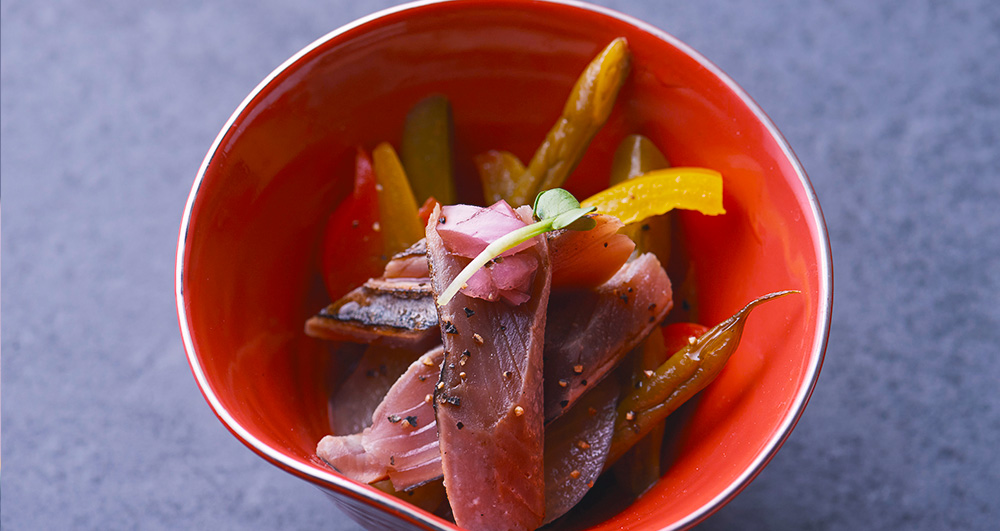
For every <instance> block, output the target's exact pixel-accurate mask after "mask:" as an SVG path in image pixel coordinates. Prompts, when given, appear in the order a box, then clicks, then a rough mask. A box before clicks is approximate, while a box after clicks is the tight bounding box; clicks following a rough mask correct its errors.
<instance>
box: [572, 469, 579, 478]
mask: <svg viewBox="0 0 1000 531" xmlns="http://www.w3.org/2000/svg"><path fill="white" fill-rule="evenodd" d="M569 477H571V478H573V479H579V478H580V471H579V470H574V471H572V472H570V473H569Z"/></svg>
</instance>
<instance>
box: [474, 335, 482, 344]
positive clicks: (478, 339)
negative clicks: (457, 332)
mask: <svg viewBox="0 0 1000 531" xmlns="http://www.w3.org/2000/svg"><path fill="white" fill-rule="evenodd" d="M472 341H474V342H475V343H476V344H477V345H480V346H482V344H483V336H481V335H479V334H472Z"/></svg>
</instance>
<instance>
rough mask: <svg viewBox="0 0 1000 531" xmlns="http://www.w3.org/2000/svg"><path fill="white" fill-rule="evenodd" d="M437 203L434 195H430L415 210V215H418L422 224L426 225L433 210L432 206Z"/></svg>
mask: <svg viewBox="0 0 1000 531" xmlns="http://www.w3.org/2000/svg"><path fill="white" fill-rule="evenodd" d="M437 204H438V200H437V199H434V196H433V195H432V196H430V197H428V198H427V200H426V201H424V204H423V205H421V206H420V208H419V209H418V210H417V215H418V216H420V221H423V223H424V226H425V227H426V226H427V220H428V219H430V218H431V213H433V212H434V206H435V205H437Z"/></svg>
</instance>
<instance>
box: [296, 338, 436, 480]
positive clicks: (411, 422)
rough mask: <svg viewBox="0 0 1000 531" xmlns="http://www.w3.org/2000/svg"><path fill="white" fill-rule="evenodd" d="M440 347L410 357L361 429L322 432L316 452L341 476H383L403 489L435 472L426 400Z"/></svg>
mask: <svg viewBox="0 0 1000 531" xmlns="http://www.w3.org/2000/svg"><path fill="white" fill-rule="evenodd" d="M443 359H444V349H443V348H442V347H437V348H435V349H434V350H432V351H430V352H428V353H426V354H424V355H423V356H421V357H420V358H419V359H418V360H417V361H415V362H413V363H412V364H411V365H410V366H409V368H407V369H406V372H405V373H403V375H402V376H400V377H399V379H398V380H397V381H396V383H395V384H393V386H392V388H390V389H389V392H388V393H386V395H385V398H384V399H383V400H382V403H381V404H379V406H378V407H377V408H376V409H375V412H374V413H373V414H372V425H371V426H370V427H368V428H365V429H364V431H362V432H361V433H356V434H352V435H343V436H329V435H328V436H326V437H324V438H323V440H321V441H320V443H319V446H318V447H317V449H316V454H317V455H318V456H319V457H320V458H322V459H323V460H324V461H326V462H327V463H329V464H330V465H331V466H333V467H334V468H336V469H337V470H338V471H340V472H341V473H342V474H344V475H345V476H348V477H350V478H351V479H354V480H357V481H361V482H364V483H371V482H372V481H377V480H381V479H385V478H386V477H388V478H389V479H390V480H391V481H392V485H393V487H394V488H395V489H396V490H406V489H410V488H413V487H416V486H418V485H421V484H423V483H426V482H428V481H430V480H432V479H435V478H438V477H440V476H441V454H440V452H439V451H438V442H437V427H436V425H435V418H434V406H433V404H432V402H433V399H432V396H433V393H434V385H435V383H437V379H438V376H439V374H440V372H441V362H442V360H443Z"/></svg>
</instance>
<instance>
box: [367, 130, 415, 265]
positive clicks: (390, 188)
mask: <svg viewBox="0 0 1000 531" xmlns="http://www.w3.org/2000/svg"><path fill="white" fill-rule="evenodd" d="M372 159H373V160H374V166H375V178H376V180H377V182H378V186H377V189H378V211H379V221H380V223H379V229H380V230H381V232H382V241H383V242H384V246H385V248H384V253H385V256H392V255H394V254H396V253H399V252H402V251H404V250H406V248H407V247H409V246H411V245H413V244H414V243H416V241H417V240H419V239H420V238H423V237H424V228H423V225H421V224H420V215H419V214H418V212H417V200H416V199H415V198H414V196H413V190H412V189H410V183H409V181H408V180H407V178H406V172H405V171H404V170H403V165H402V163H400V161H399V157H398V156H397V155H396V150H395V149H393V148H392V146H391V145H390V144H389V143H388V142H383V143H381V144H379V145H378V146H376V147H375V149H374V150H373V151H372Z"/></svg>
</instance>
